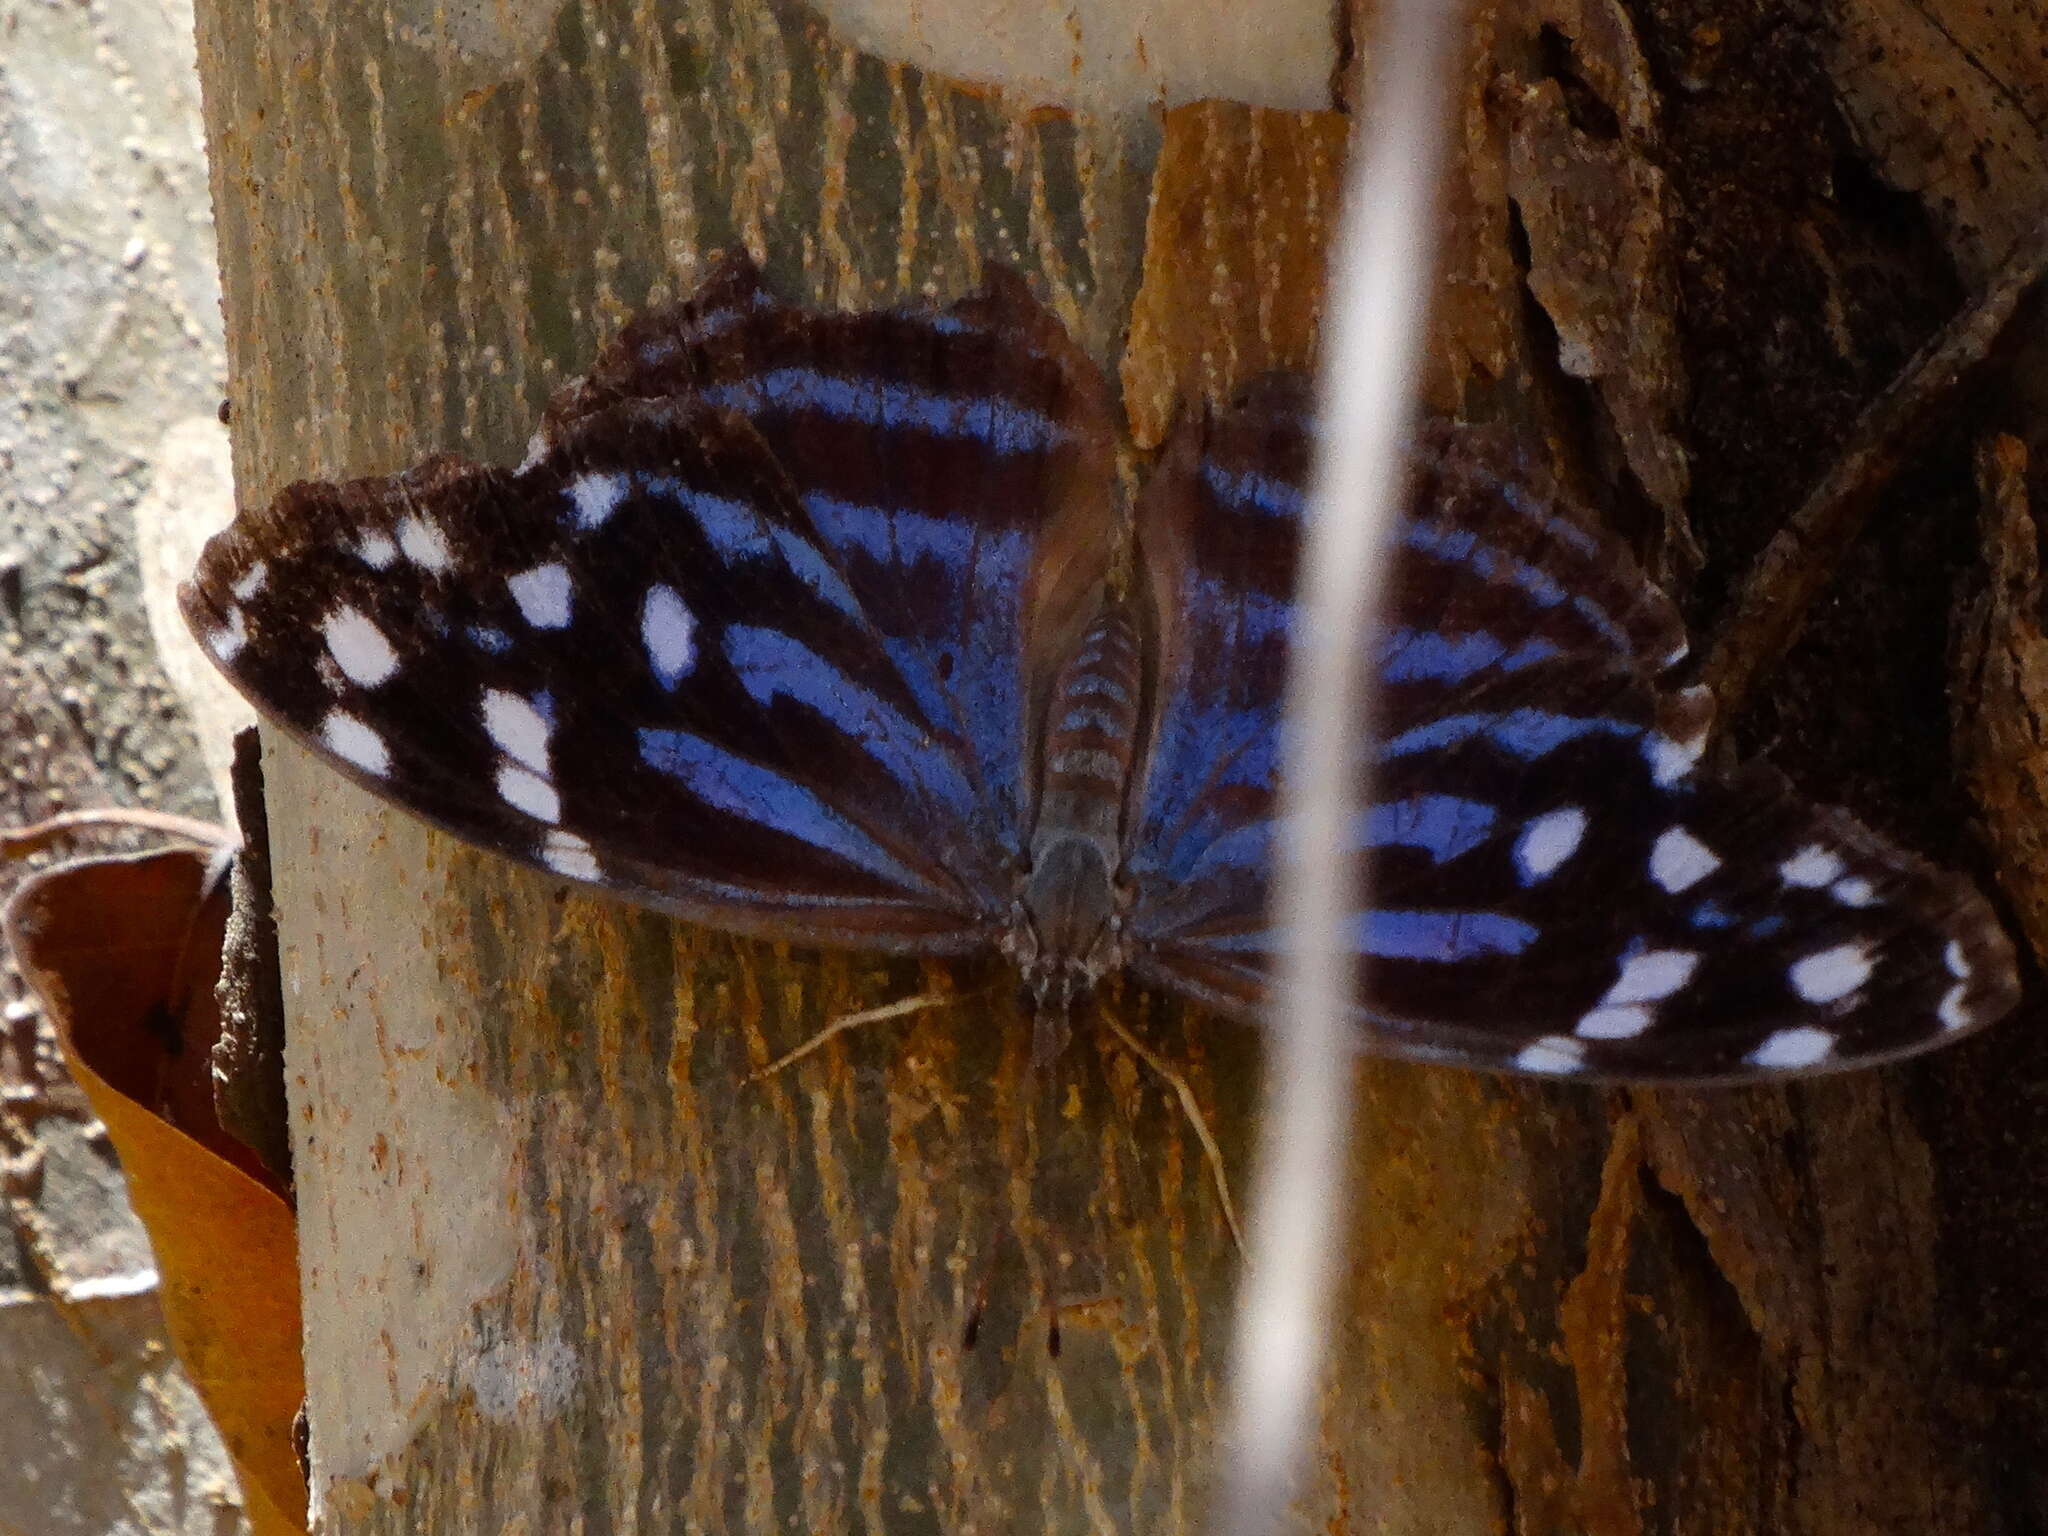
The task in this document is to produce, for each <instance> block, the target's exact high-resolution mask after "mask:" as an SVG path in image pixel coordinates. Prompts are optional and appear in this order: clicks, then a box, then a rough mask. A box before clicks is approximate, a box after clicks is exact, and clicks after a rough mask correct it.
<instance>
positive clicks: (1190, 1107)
mask: <svg viewBox="0 0 2048 1536" xmlns="http://www.w3.org/2000/svg"><path fill="white" fill-rule="evenodd" d="M1102 1018H1103V1021H1104V1022H1105V1023H1106V1024H1108V1025H1109V1027H1110V1028H1111V1029H1112V1030H1114V1031H1115V1032H1116V1037H1117V1039H1119V1040H1121V1041H1123V1043H1124V1045H1125V1047H1126V1048H1127V1049H1128V1050H1129V1051H1130V1053H1131V1054H1132V1055H1133V1056H1135V1057H1137V1058H1138V1060H1140V1061H1142V1062H1143V1063H1144V1064H1145V1065H1146V1066H1148V1067H1150V1068H1151V1069H1152V1070H1153V1071H1154V1072H1156V1073H1158V1074H1159V1076H1160V1077H1162V1078H1164V1079H1165V1080H1166V1081H1167V1082H1168V1083H1170V1084H1172V1086H1173V1091H1174V1094H1175V1096H1176V1097H1177V1098H1179V1100H1180V1112H1181V1113H1182V1114H1184V1115H1186V1116H1187V1117H1188V1124H1189V1125H1192V1126H1193V1127H1194V1128H1195V1136H1196V1138H1197V1139H1198V1140H1199V1141H1200V1142H1201V1143H1202V1156H1203V1157H1204V1158H1206V1159H1207V1160H1208V1163H1209V1177H1210V1179H1211V1180H1212V1181H1213V1182H1214V1183H1215V1185H1216V1199H1217V1201H1218V1202H1219V1203H1220V1204H1221V1205H1222V1207H1223V1222H1224V1225H1225V1226H1227V1227H1229V1228H1230V1240H1231V1242H1232V1243H1234V1244H1236V1246H1237V1251H1238V1253H1239V1255H1240V1256H1242V1255H1243V1253H1244V1232H1243V1231H1242V1230H1241V1229H1240V1228H1239V1227H1238V1224H1237V1207H1236V1206H1235V1205H1233V1204H1232V1203H1231V1199H1230V1176H1229V1174H1227V1173H1226V1172H1225V1171H1224V1168H1223V1149H1222V1148H1221V1147H1219V1146H1217V1145H1216V1138H1215V1136H1214V1135H1213V1134H1212V1133H1211V1132H1210V1130H1209V1117H1208V1116H1207V1115H1204V1114H1203V1113H1202V1106H1201V1103H1200V1101H1199V1100H1197V1099H1196V1098H1195V1090H1194V1089H1193V1088H1192V1087H1191V1086H1189V1084H1188V1080H1187V1079H1186V1078H1185V1077H1183V1076H1182V1075H1181V1074H1180V1073H1179V1072H1177V1071H1175V1070H1174V1068H1173V1066H1172V1064H1171V1063H1170V1062H1168V1061H1167V1060H1166V1059H1165V1058H1164V1057H1162V1056H1161V1055H1160V1054H1159V1053H1158V1052H1157V1051H1155V1050H1153V1049H1152V1048H1151V1047H1150V1046H1148V1045H1146V1044H1145V1042H1144V1041H1142V1040H1140V1039H1139V1038H1138V1037H1137V1036H1136V1035H1134V1034H1132V1033H1131V1032H1130V1030H1128V1029H1126V1028H1125V1027H1124V1024H1123V1021H1122V1020H1120V1019H1118V1018H1117V1017H1116V1015H1115V1014H1113V1013H1111V1012H1110V1011H1109V1010H1108V1009H1107V1008H1105V1009H1103V1010H1102Z"/></svg>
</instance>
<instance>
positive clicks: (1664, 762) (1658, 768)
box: [1644, 733, 1707, 788]
mask: <svg viewBox="0 0 2048 1536" xmlns="http://www.w3.org/2000/svg"><path fill="white" fill-rule="evenodd" d="M1644 749H1645V751H1646V753H1647V754H1648V757H1649V761H1650V777H1651V778H1652V779H1653V780H1655V781H1656V782H1657V784H1658V785H1659V786H1661V787H1665V788H1669V787H1670V786H1671V785H1673V784H1676V783H1677V782H1678V781H1679V780H1680V779H1682V778H1684V777H1685V776H1686V775H1687V774H1689V773H1691V772H1692V770H1693V768H1694V767H1695V766H1696V765H1697V764H1698V762H1699V760H1700V754H1701V753H1702V752H1704V751H1706V749H1707V738H1706V736H1705V734H1704V733H1702V734H1701V735H1699V736H1697V737H1695V738H1694V739H1693V740H1691V741H1673V740H1672V739H1671V738H1670V737H1669V736H1658V735H1651V736H1650V737H1648V738H1647V739H1646V740H1645V742H1644Z"/></svg>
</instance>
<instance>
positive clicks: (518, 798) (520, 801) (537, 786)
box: [498, 763, 562, 822]
mask: <svg viewBox="0 0 2048 1536" xmlns="http://www.w3.org/2000/svg"><path fill="white" fill-rule="evenodd" d="M498 798H499V799H500V800H503V801H504V802H505V803H506V804H507V805H509V806H511V807H512V809H513V810H515V811H524V812H525V813H526V814H527V815H529V816H531V817H532V818H533V819H534V820H535V821H550V822H551V821H559V820H560V819H561V816H562V797H561V796H560V795H558V794H556V793H555V786H554V785H552V784H550V783H549V782H548V781H547V780H546V779H544V778H542V777H541V776H540V775H539V774H537V773H535V772H534V771H533V770H532V769H530V768H522V767H520V766H519V765H518V764H517V763H503V764H500V765H499V768H498Z"/></svg>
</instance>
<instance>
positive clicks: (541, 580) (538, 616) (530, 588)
mask: <svg viewBox="0 0 2048 1536" xmlns="http://www.w3.org/2000/svg"><path fill="white" fill-rule="evenodd" d="M505 589H506V590H507V591H508V592H510V593H511V594H512V601H513V602H515V603H517V604H518V605H519V615H520V617H521V618H523V619H525V620H526V622H527V623H529V624H531V625H532V626H533V627H534V628H535V629H565V628H567V627H568V623H569V567H567V566H566V565H564V564H562V563H561V562H560V561H559V560H551V561H549V562H548V563H547V564H546V565H536V566H535V567H534V568H533V569H532V570H530V571H521V572H520V573H519V574H518V575H517V576H511V577H508V578H506V581H505Z"/></svg>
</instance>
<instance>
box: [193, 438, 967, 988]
mask: <svg viewBox="0 0 2048 1536" xmlns="http://www.w3.org/2000/svg"><path fill="white" fill-rule="evenodd" d="M185 602H186V611H187V615H188V617H189V618H190V620H191V622H192V624H193V627H194V629H195V630H196V631H197V632H198V633H199V635H200V636H201V638H202V640H203V641H204V642H205V643H206V644H207V645H208V647H209V648H210V649H211V650H212V651H213V653H214V655H215V656H216V657H217V658H218V659H219V661H220V662H221V664H222V665H223V667H224V668H225V669H226V670H227V671H228V673H229V675H230V676H231V677H232V678H233V679H234V680H235V681H236V682H237V684H238V685H240V686H241V687H242V688H243V690H244V691H245V692H247V693H248V694H249V695H250V696H251V697H252V698H253V699H254V700H255V701H256V702H257V703H258V704H259V705H260V706H262V707H263V708H264V709H265V711H266V712H267V713H269V714H270V715H271V716H272V717H273V718H275V719H277V720H279V721H280V722H281V723H283V724H285V725H286V726H288V727H290V728H291V729H293V731H294V732H295V733H296V734H298V735H299V736H300V737H301V738H303V739H304V740H306V741H307V742H309V743H310V744H311V745H312V746H313V747H314V748H315V749H316V750H319V751H321V752H323V753H324V754H325V755H326V756H328V757H329V758H330V759H332V760H334V761H335V762H336V763H337V764H338V765H339V766H341V767H343V768H344V769H345V770H347V771H349V772H350V773H351V774H352V775H353V776H355V777H356V778H358V779H359V780H361V781H363V782H365V783H367V784H369V785H370V786H371V787H372V788H373V789H375V790H377V791H378V792H380V793H382V794H386V795H389V796H391V797H393V798H395V799H397V800H398V801H399V802H400V803H401V804H403V805H405V806H406V808H407V809H409V810H412V811H414V812H416V813H417V814H420V815H422V816H425V817H427V818H428V819H430V820H432V821H435V822H437V823H439V824H440V825H442V826H445V827H447V828H449V829H450V830H452V831H454V832H456V833H458V834H459V835H461V836H464V837H467V838H470V839H472V840H475V841H478V842H481V843H484V844H486V845H487V846H490V847H493V848H497V849H500V850H502V851H504V852H506V853H509V854H512V855H513V856H515V857H519V858H523V859H526V860H528V861H529V862H534V863H538V864H540V865H542V866H544V867H546V868H548V869H551V870H553V871H555V872H556V873H559V874H563V875H568V876H571V877H574V878H579V879H585V880H591V881H596V882H600V883H602V884H604V885H606V886H608V887H611V888H613V889H615V890H618V891H621V892H623V893H625V894H629V895H632V896H635V897H637V898H639V899H641V900H644V901H648V902H652V903H654V904H658V905H662V906H665V907H669V908H671V909H673V910H678V911H682V912H685V913H689V914H692V915H696V916H701V917H705V918H708V919H711V920H714V921H717V922H720V923H722V924H725V925H727V926H732V927H738V928H744V929H750V930H757V931H767V932H773V933H776V934H779V935H787V936H809V937H817V938H827V939H837V940H840V941H844V942H861V943H866V944H872V945H877V946H880V947H894V948H917V949H954V948H963V947H970V946H972V945H974V944H976V943H980V942H984V937H985V936H984V935H983V933H982V922H983V918H984V915H985V912H986V910H987V909H988V907H989V905H990V903H991V902H993V901H995V900H996V899H997V893H999V892H1001V891H1004V890H1006V889H1007V885H1006V881H1007V878H1008V877H1007V873H1006V870H1005V868H1004V857H1003V853H1002V850H1000V849H999V848H993V847H990V846H988V845H987V844H985V843H982V842H980V841H978V840H977V839H976V837H975V836H974V822H975V820H976V817H977V814H978V808H979V806H980V804H981V800H980V797H979V791H978V788H977V786H975V785H974V784H973V783H972V782H971V780H970V777H969V775H968V774H967V772H966V771H965V769H964V767H963V765H962V762H961V760H960V759H959V757H958V756H957V755H956V754H954V753H952V752H949V751H946V750H943V749H942V748H941V747H940V745H939V742H940V737H939V735H938V733H937V732H935V730H934V729H933V727H932V726H931V724H930V723H929V722H928V721H927V720H925V719H924V717H923V715H922V712H921V706H920V703H919V701H918V700H917V699H916V698H915V697H914V695H913V693H912V691H911V690H910V689H909V688H908V687H907V686H906V684H905V683H904V680H903V678H902V677H901V675H900V674H899V673H898V671H897V669H896V667H895V665H894V663H893V661H892V660H891V657H890V655H889V653H888V650H887V648H886V646H885V644H884V641H883V638H882V636H881V634H880V633H879V632H878V631H877V630H876V628H875V626H874V625H873V624H872V622H871V621H870V619H869V617H868V615H867V613H866V612H865V610H864V609H863V608H862V606H861V604H860V603H859V601H858V600H857V598H855V596H854V595H853V592H852V590H851V588H850V587H849V586H848V584H847V581H846V578H845V576H844V574H843V573H842V572H841V571H840V570H839V569H838V568H837V566H836V563H835V562H834V560H833V558H832V556H831V554H830V552H829V551H828V550H826V549H824V548H823V547H821V546H820V544H819V543H818V541H817V540H816V537H815V535H814V533H813V532H812V530H811V528H810V525H809V522H808V519H807V517H806V515H805V513H804V511H803V509H802V508H801V507H800V506H799V505H798V504H797V502H796V499H795V495H794V491H793V488H792V487H791V486H790V484H789V482H788V479H787V477H786V476H785V475H784V474H783V473H782V471H781V469H780V467H779V466H778V465H777V464H776V463H775V461H774V459H773V458H772V456H771V455H770V454H769V453H768V451H767V449H766V447H765V445H764V444H763V443H762V442H761V440H760V438H759V436H758V435H757V434H756V433H754V432H753V430H752V429H751V428H750V427H748V426H747V424H746V423H745V422H744V421H743V420H741V419H739V418H737V417H735V416H733V415H732V414H731V413H729V412H725V411H721V410H718V409H715V408H713V407H710V406H707V405H705V404H703V403H701V402H697V401H691V400H688V399H682V400H665V401H625V402H620V403H616V404H613V405H611V406H608V407H607V408H605V409H604V410H602V411H599V412H596V413H592V414H590V415H587V416H584V417H582V418H580V419H579V420H577V421H576V422H574V423H572V424H571V425H570V426H569V427H567V428H566V429H565V430H564V431H563V432H562V433H560V434H559V436H558V438H557V440H556V441H555V442H554V444H553V445H552V446H551V447H549V448H547V449H546V450H545V451H544V452H542V453H541V454H540V455H539V457H538V458H537V459H535V460H534V461H532V462H530V463H529V464H528V465H527V466H525V467H524V468H522V469H521V470H519V471H517V472H511V473H508V472H504V471H498V470H488V469H482V468H478V467H477V466H474V465H470V464H467V463H464V462H462V461H459V460H455V459H448V458H443V459H438V460H434V461H430V462H429V463H428V464H427V465H424V466H422V467H421V468H419V469H416V470H413V471H410V472H408V473H407V474H404V475H399V476H395V477H391V478H389V479H380V480H361V481H355V482H352V483H350V484H346V485H340V486H323V485H299V486H294V487H292V488H291V489H290V490H288V491H286V492H285V493H284V494H283V495H282V496H281V497H280V498H279V499H278V501H277V502H276V503H275V504H274V505H273V506H272V507H271V508H270V509H269V511H268V512H267V513H265V514H264V515H263V516H262V517H260V518H250V519H244V521H243V522H242V523H241V524H238V525H237V527H236V528H235V529H234V530H232V531H230V532H229V533H228V534H225V535H223V536H222V537H221V538H220V539H218V540H216V541H215V542H214V543H213V544H212V545H211V546H209V548H208V551H207V553H206V556H205V557H204V559H203V561H202V564H201V567H200V570H199V572H198V575H197V577H196V578H195V581H194V582H193V583H192V585H191V586H190V587H188V589H187V591H186V594H185Z"/></svg>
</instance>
